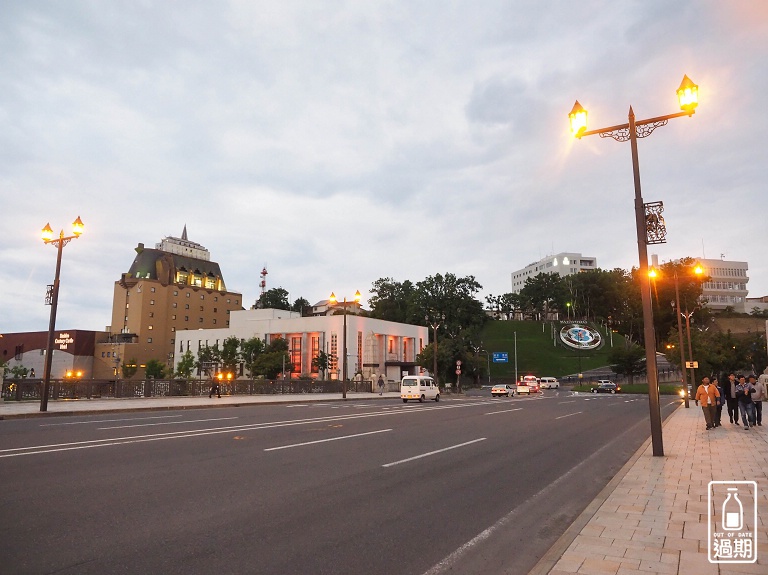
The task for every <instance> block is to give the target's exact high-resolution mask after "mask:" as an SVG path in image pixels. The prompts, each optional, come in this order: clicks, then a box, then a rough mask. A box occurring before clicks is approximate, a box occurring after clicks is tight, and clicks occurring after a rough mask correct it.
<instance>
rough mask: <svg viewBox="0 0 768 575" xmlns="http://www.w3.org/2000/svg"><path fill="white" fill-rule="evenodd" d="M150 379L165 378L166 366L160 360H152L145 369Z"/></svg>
mask: <svg viewBox="0 0 768 575" xmlns="http://www.w3.org/2000/svg"><path fill="white" fill-rule="evenodd" d="M144 373H146V375H147V377H148V378H154V379H162V378H163V377H165V364H164V363H162V362H161V361H160V360H158V359H150V360H149V361H148V362H147V366H146V368H144Z"/></svg>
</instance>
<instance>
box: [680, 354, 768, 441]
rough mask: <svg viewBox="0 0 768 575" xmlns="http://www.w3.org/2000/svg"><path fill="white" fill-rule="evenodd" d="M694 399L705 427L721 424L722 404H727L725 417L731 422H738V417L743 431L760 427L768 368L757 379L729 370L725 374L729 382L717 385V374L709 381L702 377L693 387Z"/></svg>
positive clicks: (765, 395)
mask: <svg viewBox="0 0 768 575" xmlns="http://www.w3.org/2000/svg"><path fill="white" fill-rule="evenodd" d="M694 399H695V401H696V405H699V404H701V410H702V411H703V412H704V421H705V423H706V426H707V427H706V428H707V429H708V430H709V429H714V428H715V427H720V426H721V425H722V424H721V418H722V412H723V405H725V406H726V409H727V410H728V419H729V420H730V422H731V423H732V424H733V425H739V419H741V423H742V424H743V425H744V429H746V430H749V429H752V428H753V427H755V426H762V425H763V402H764V401H766V400H768V368H766V369H765V372H764V373H763V375H761V376H760V379H759V380H758V378H757V377H756V376H755V374H753V373H751V374H749V375H743V374H739V375H736V374H734V373H731V374H729V375H728V381H726V382H724V383H723V384H720V382H719V381H718V379H717V378H716V377H713V378H712V379H711V380H710V378H708V377H705V378H703V379H702V380H701V385H699V387H698V388H697V389H696V397H695V398H694Z"/></svg>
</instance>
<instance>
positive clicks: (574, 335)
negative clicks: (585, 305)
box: [560, 323, 603, 349]
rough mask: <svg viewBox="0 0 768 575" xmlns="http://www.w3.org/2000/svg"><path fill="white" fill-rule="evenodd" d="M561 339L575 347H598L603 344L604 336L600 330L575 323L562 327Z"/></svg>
mask: <svg viewBox="0 0 768 575" xmlns="http://www.w3.org/2000/svg"><path fill="white" fill-rule="evenodd" d="M560 340H561V341H562V342H563V343H564V344H565V345H567V346H568V347H572V348H574V349H597V348H598V347H600V346H601V345H602V344H603V337H602V336H601V335H600V332H599V331H597V330H594V329H592V328H591V327H589V326H586V325H578V324H574V323H572V324H568V325H565V326H564V327H562V328H561V329H560Z"/></svg>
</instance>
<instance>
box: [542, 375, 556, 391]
mask: <svg viewBox="0 0 768 575" xmlns="http://www.w3.org/2000/svg"><path fill="white" fill-rule="evenodd" d="M540 383H541V389H558V388H559V387H560V382H559V381H558V380H557V378H556V377H542V378H541V381H540Z"/></svg>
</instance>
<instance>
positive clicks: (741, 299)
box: [697, 259, 751, 313]
mask: <svg viewBox="0 0 768 575" xmlns="http://www.w3.org/2000/svg"><path fill="white" fill-rule="evenodd" d="M697 261H698V262H699V264H701V267H702V268H703V269H704V273H705V274H706V275H707V276H709V281H706V282H704V283H703V284H702V286H701V288H702V290H701V299H702V300H704V301H706V302H707V307H708V308H709V309H711V310H723V309H725V308H726V307H732V308H733V309H734V311H737V312H742V313H743V312H749V311H751V310H749V309H746V305H745V304H746V300H747V294H748V293H749V290H747V283H748V282H749V277H748V276H747V271H748V270H749V265H748V264H747V262H735V261H727V260H707V259H701V260H697Z"/></svg>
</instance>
